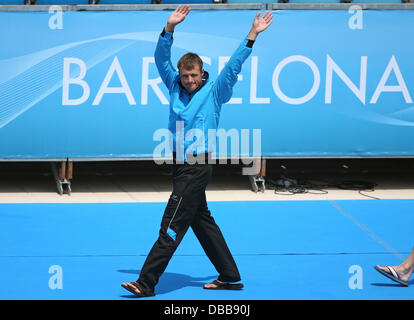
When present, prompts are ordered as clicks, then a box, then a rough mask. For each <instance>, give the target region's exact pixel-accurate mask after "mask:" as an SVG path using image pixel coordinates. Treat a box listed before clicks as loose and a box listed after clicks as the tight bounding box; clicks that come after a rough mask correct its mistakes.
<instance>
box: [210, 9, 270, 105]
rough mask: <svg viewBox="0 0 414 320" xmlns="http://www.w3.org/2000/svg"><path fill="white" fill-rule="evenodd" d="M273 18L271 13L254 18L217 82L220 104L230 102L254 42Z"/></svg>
mask: <svg viewBox="0 0 414 320" xmlns="http://www.w3.org/2000/svg"><path fill="white" fill-rule="evenodd" d="M272 18H273V14H272V12H270V11H266V12H265V13H264V14H263V16H261V17H260V12H258V13H257V14H256V16H255V17H254V20H253V25H252V27H251V29H250V31H249V33H248V35H247V37H246V38H245V39H244V40H243V42H242V43H241V44H240V46H239V47H238V48H237V50H236V51H235V52H234V53H233V55H232V56H231V58H230V60H229V62H227V64H226V65H225V67H224V68H223V70H222V71H221V73H220V75H219V76H218V78H217V80H216V84H215V90H214V93H215V96H216V99H217V101H218V102H219V104H223V103H226V102H227V101H229V100H230V98H231V96H232V94H233V86H234V85H235V84H236V82H237V75H238V74H239V73H240V71H241V68H242V65H243V63H244V61H246V59H247V58H248V56H249V55H250V53H251V52H252V47H253V43H254V41H255V40H256V38H257V36H258V35H259V34H260V33H261V32H263V31H264V30H266V29H267V28H268V27H269V26H270V25H271V24H272V22H273V20H272Z"/></svg>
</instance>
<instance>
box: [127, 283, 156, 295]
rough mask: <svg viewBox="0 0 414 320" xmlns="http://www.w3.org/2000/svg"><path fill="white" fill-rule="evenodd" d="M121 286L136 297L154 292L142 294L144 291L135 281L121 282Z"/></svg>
mask: <svg viewBox="0 0 414 320" xmlns="http://www.w3.org/2000/svg"><path fill="white" fill-rule="evenodd" d="M121 287H122V288H124V289H126V290H128V291H129V292H131V293H133V294H135V295H136V296H138V297H149V296H154V294H144V293H143V292H144V291H143V290H142V287H141V286H140V285H139V283H138V282H136V281H133V282H126V283H122V284H121Z"/></svg>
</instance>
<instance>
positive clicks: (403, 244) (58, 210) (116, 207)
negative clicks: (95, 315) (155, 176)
mask: <svg viewBox="0 0 414 320" xmlns="http://www.w3.org/2000/svg"><path fill="white" fill-rule="evenodd" d="M164 206H165V204H164V203H111V204H108V203H106V204H97V203H90V204H0V271H1V272H0V283H1V284H2V285H1V286H0V299H2V300H9V299H29V300H31V299H41V300H43V299H93V300H97V299H98V300H100V299H104V300H107V299H111V300H112V299H129V300H131V299H135V297H134V296H133V295H131V294H129V292H127V291H125V290H124V289H123V288H122V287H121V286H120V284H121V283H122V282H127V281H133V280H136V278H137V277H138V274H139V270H140V268H141V267H142V264H143V262H144V260H145V257H146V255H147V253H148V251H149V249H150V248H151V246H152V245H153V243H154V241H155V240H156V238H157V235H158V229H159V224H160V219H161V216H162V213H163V210H164ZM209 207H210V210H211V211H212V214H213V216H214V217H215V220H216V222H217V223H218V225H219V226H220V228H221V229H222V231H223V233H224V236H225V238H226V240H227V242H228V245H229V247H230V249H231V251H232V253H233V255H234V257H235V260H236V262H237V264H238V267H239V269H240V273H241V275H242V278H243V279H242V281H243V283H244V284H245V288H244V289H243V290H241V291H237V292H235V291H232V292H229V291H208V290H203V289H202V285H203V284H204V283H205V282H207V281H211V280H214V279H215V278H216V277H217V272H216V271H215V269H214V267H213V266H212V265H211V263H210V262H209V260H208V259H207V258H206V256H205V255H204V252H203V250H202V248H201V246H200V245H199V243H198V242H197V240H196V238H195V236H194V235H193V233H192V231H191V230H189V232H188V233H187V235H186V236H185V238H184V240H183V242H182V243H181V245H180V247H179V248H178V250H177V251H176V254H175V255H174V257H173V258H172V260H171V262H170V264H169V265H168V267H167V270H166V272H165V273H164V274H163V275H162V277H161V278H160V281H159V284H158V286H157V288H156V294H157V295H156V296H155V297H151V298H145V299H162V300H226V299H229V300H239V299H243V300H245V299H247V300H256V299H260V300H276V299H277V300H284V299H293V300H296V299H306V300H307V299H311V300H315V299H329V300H332V299H333V300H336V299H352V300H365V299H370V300H372V299H376V300H377V299H381V300H382V299H386V300H394V299H403V300H405V299H412V298H413V297H414V291H413V290H414V281H413V280H410V284H411V285H410V286H409V287H402V286H400V285H398V284H397V283H394V282H392V281H390V280H388V279H387V278H385V277H383V276H381V275H380V274H379V273H377V272H376V271H375V270H374V269H373V267H374V266H375V265H376V264H380V265H395V264H400V263H401V262H402V259H404V258H406V257H407V256H408V254H409V252H410V251H411V250H412V248H413V237H412V235H413V229H414V228H413V227H414V200H344V201H268V202H211V203H209ZM53 266H57V267H53ZM58 276H59V278H58ZM57 279H59V281H60V282H57ZM90 283H99V286H90V285H89V284H90ZM56 286H57V288H56Z"/></svg>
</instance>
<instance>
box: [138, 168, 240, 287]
mask: <svg viewBox="0 0 414 320" xmlns="http://www.w3.org/2000/svg"><path fill="white" fill-rule="evenodd" d="M211 174H212V166H211V165H208V164H197V165H189V164H174V165H173V192H172V194H171V196H170V199H169V201H168V204H167V207H166V208H165V211H164V216H163V218H162V221H161V229H160V233H159V237H158V240H157V241H156V242H155V244H154V245H153V247H152V249H151V251H150V253H149V254H148V256H147V259H146V260H145V263H144V266H143V267H142V270H141V273H140V276H139V278H138V280H137V281H138V283H139V284H140V285H141V286H142V288H143V290H144V293H145V294H153V293H154V287H155V285H156V284H157V283H158V279H159V277H160V276H161V274H162V273H163V272H164V270H165V268H166V267H167V265H168V262H169V261H170V259H171V257H172V256H173V254H174V252H175V250H176V249H177V247H178V245H179V244H180V242H181V240H182V239H183V237H184V235H185V233H186V232H187V230H188V228H189V227H191V228H192V229H193V231H194V234H195V235H196V237H197V239H198V240H199V241H200V244H201V246H202V247H203V249H204V251H205V253H206V254H207V256H208V258H209V259H210V261H211V262H212V263H213V265H214V267H215V268H216V270H217V272H218V273H219V277H218V279H219V280H220V281H223V282H236V281H240V274H239V271H238V269H237V266H236V263H235V261H234V259H233V257H232V255H231V253H230V250H229V249H228V247H227V244H226V241H225V240H224V238H223V235H222V233H221V231H220V229H219V227H218V226H217V224H216V223H215V221H214V219H213V217H212V216H211V213H210V211H209V210H208V207H207V202H206V195H205V190H206V187H207V184H208V183H209V181H210V178H211Z"/></svg>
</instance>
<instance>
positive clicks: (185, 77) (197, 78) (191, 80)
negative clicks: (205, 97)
mask: <svg viewBox="0 0 414 320" xmlns="http://www.w3.org/2000/svg"><path fill="white" fill-rule="evenodd" d="M203 74H204V69H202V68H199V67H195V68H192V69H181V70H180V78H181V83H182V85H183V86H184V88H185V90H186V91H187V92H188V93H191V92H193V91H194V90H195V89H197V88H198V87H199V86H200V85H201V83H202V77H203Z"/></svg>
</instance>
